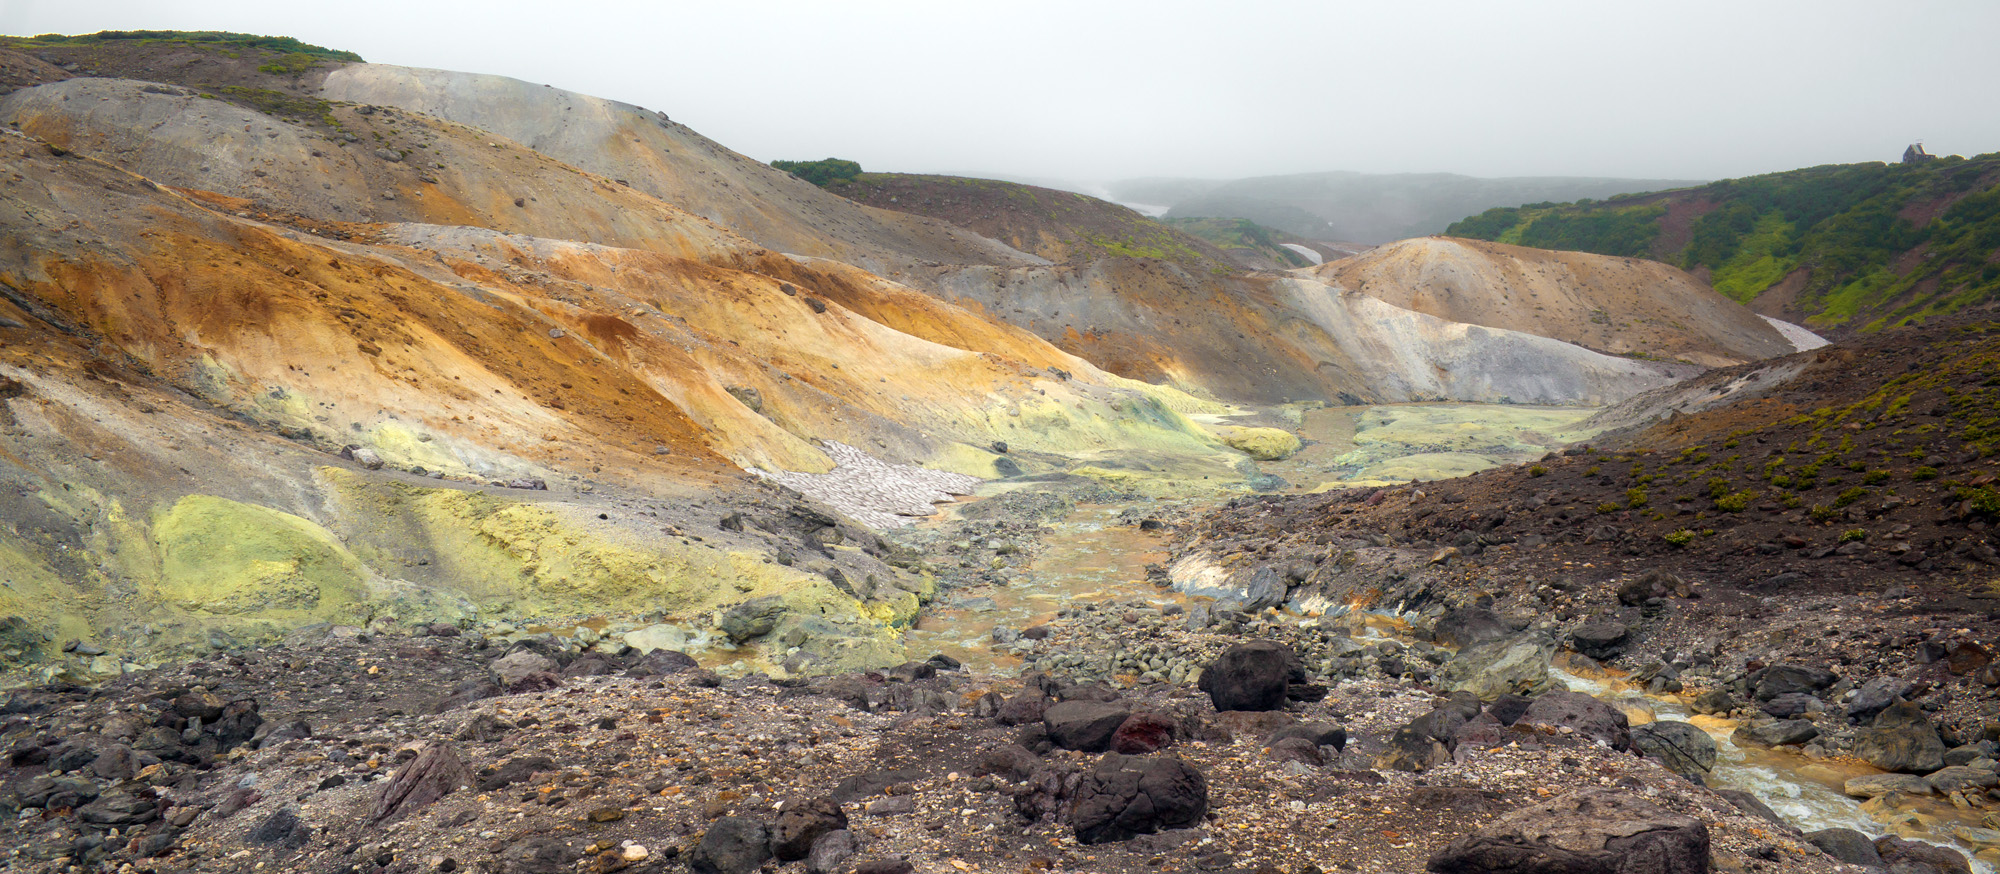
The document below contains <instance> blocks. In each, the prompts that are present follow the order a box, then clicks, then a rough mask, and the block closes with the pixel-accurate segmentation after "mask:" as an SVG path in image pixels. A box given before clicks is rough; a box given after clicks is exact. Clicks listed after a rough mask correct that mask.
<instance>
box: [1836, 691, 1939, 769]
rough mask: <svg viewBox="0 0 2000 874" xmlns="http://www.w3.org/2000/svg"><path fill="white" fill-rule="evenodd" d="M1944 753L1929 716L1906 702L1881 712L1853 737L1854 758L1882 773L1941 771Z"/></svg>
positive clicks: (1921, 709)
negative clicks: (1880, 770)
mask: <svg viewBox="0 0 2000 874" xmlns="http://www.w3.org/2000/svg"><path fill="white" fill-rule="evenodd" d="M1944 750H1945V746H1944V739H1943V738H1940V737H1939V736H1938V733H1937V728H1936V727H1935V726H1933V725H1931V720H1930V716H1929V715H1927V714H1925V713H1924V711H1923V708H1921V707H1918V706H1917V705H1915V704H1912V703H1910V702H1907V701H1905V702H1902V703H1900V704H1891V705H1889V706H1888V707H1886V708H1883V710H1882V712H1881V713H1879V714H1876V716H1875V722H1874V724H1873V725H1872V726H1871V727H1869V728H1865V729H1861V730H1859V731H1856V732H1855V733H1854V755H1855V756H1856V757H1857V758H1859V759H1861V760H1862V761H1865V762H1867V763H1868V764H1871V765H1874V766H1875V767H1877V768H1881V769H1882V770H1884V771H1897V772H1901V773H1904V774H1928V773H1930V772H1932V771H1935V770H1938V769H1939V768H1942V767H1944Z"/></svg>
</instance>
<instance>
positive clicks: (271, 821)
mask: <svg viewBox="0 0 2000 874" xmlns="http://www.w3.org/2000/svg"><path fill="white" fill-rule="evenodd" d="M244 840H246V841H249V842H250V843H252V844H255V845H257V846H260V847H283V848H285V849H290V850H296V849H298V848H300V847H303V846H305V845H306V842H307V841H310V840H312V826H309V825H306V824H305V823H303V822H300V821H299V813H298V811H297V810H294V809H293V808H292V807H291V806H290V805H287V806H284V807H280V808H278V809H277V810H275V811H273V812H272V813H271V815H270V816H267V817H264V819H263V821H262V822H259V823H257V826H256V827H255V828H253V829H251V830H250V834H249V835H247V836H245V837H244Z"/></svg>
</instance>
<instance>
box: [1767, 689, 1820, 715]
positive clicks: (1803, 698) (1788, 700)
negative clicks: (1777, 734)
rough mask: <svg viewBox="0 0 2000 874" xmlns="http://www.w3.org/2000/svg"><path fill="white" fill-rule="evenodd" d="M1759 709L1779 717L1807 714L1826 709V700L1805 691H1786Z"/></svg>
mask: <svg viewBox="0 0 2000 874" xmlns="http://www.w3.org/2000/svg"><path fill="white" fill-rule="evenodd" d="M1757 709H1759V710H1762V711H1764V712H1765V713H1767V714H1770V715H1771V716H1775V717H1777V718H1779V719H1791V718H1793V717H1796V716H1806V715H1808V714H1813V713H1818V712H1820V711H1822V710H1825V709H1826V702H1824V701H1821V700H1819V699H1818V698H1816V697H1813V696H1812V695H1809V694H1806V693H1804V692H1786V693H1785V694H1783V695H1779V696H1778V697H1776V698H1773V699H1771V700H1769V701H1766V702H1764V703H1763V704H1760V705H1758V707H1757Z"/></svg>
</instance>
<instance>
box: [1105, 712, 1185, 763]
mask: <svg viewBox="0 0 2000 874" xmlns="http://www.w3.org/2000/svg"><path fill="white" fill-rule="evenodd" d="M1179 727H1180V724H1179V723H1178V722H1177V721H1176V720H1175V719H1174V718H1173V717H1171V716H1167V715H1165V714H1160V713H1134V714H1132V715H1131V717H1130V718H1127V719H1126V720H1125V721H1124V722H1123V723H1121V724H1119V726H1118V730H1117V731H1115V732H1112V734H1111V751H1112V752H1114V753H1124V754H1125V755H1128V756H1143V755H1145V754H1147V753H1157V752H1159V751H1161V750H1163V749H1166V748H1167V747H1170V746H1173V744H1174V733H1175V732H1176V731H1177V730H1178V729H1179Z"/></svg>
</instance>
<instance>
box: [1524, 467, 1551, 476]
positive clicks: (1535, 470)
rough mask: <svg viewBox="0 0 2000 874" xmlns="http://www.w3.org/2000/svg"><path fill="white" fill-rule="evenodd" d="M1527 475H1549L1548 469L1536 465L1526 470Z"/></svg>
mask: <svg viewBox="0 0 2000 874" xmlns="http://www.w3.org/2000/svg"><path fill="white" fill-rule="evenodd" d="M1528 475H1529V476H1548V475H1549V469H1548V468H1546V467H1543V466H1541V465H1539V464H1537V465H1535V466H1534V467H1531V468H1528Z"/></svg>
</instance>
